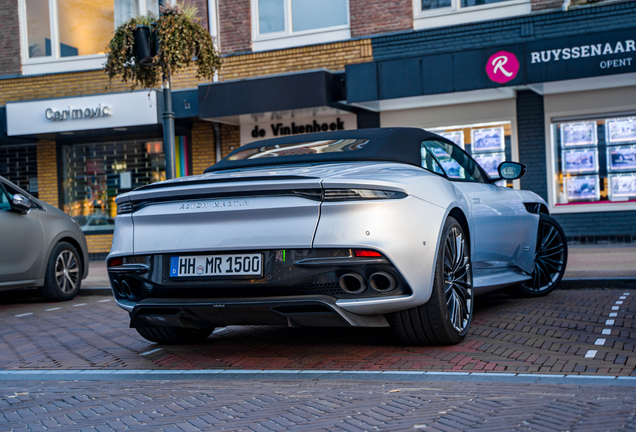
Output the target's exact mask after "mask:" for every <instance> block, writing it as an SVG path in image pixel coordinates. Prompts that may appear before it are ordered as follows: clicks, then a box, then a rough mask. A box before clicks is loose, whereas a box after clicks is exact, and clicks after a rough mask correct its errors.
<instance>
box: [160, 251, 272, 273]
mask: <svg viewBox="0 0 636 432" xmlns="http://www.w3.org/2000/svg"><path fill="white" fill-rule="evenodd" d="M262 274H263V254H260V253H257V254H240V255H199V256H173V257H170V277H182V276H189V277H193V276H225V277H228V276H261V275H262Z"/></svg>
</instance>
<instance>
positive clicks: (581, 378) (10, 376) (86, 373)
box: [0, 369, 636, 387]
mask: <svg viewBox="0 0 636 432" xmlns="http://www.w3.org/2000/svg"><path fill="white" fill-rule="evenodd" d="M67 380H73V381H134V380H139V381H150V380H158V381H178V380H186V381H198V380H275V381H307V380H311V381H320V380H338V381H344V380H349V381H408V382H423V381H428V382H439V381H450V382H481V383H507V384H518V383H525V384H551V385H577V386H584V385H585V386H587V385H602V386H626V387H636V377H633V376H613V375H568V374H554V375H549V374H519V373H482V372H443V371H437V372H434V371H400V370H390V371H349V370H324V371H321V370H293V371H292V370H250V369H242V370H241V369H200V370H160V369H155V370H151V369H136V370H135V369H129V370H126V369H108V370H103V369H102V370H91V369H84V370H51V369H48V370H47V369H45V370H38V369H31V370H0V382H3V381H5V382H6V381H67Z"/></svg>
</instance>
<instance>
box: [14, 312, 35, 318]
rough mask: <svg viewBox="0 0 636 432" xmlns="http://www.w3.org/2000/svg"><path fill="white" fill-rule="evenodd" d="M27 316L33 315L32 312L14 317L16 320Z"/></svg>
mask: <svg viewBox="0 0 636 432" xmlns="http://www.w3.org/2000/svg"><path fill="white" fill-rule="evenodd" d="M27 315H33V312H29V313H23V314H20V315H16V318H20V317H23V316H27Z"/></svg>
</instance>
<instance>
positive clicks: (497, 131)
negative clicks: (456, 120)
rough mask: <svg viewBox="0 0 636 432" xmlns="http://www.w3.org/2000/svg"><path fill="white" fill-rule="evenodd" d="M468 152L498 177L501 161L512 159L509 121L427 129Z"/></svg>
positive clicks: (490, 174)
mask: <svg viewBox="0 0 636 432" xmlns="http://www.w3.org/2000/svg"><path fill="white" fill-rule="evenodd" d="M427 130H430V131H431V132H434V133H436V134H438V135H441V136H443V137H444V138H447V139H449V140H451V141H453V142H454V143H455V144H457V145H458V146H459V147H460V148H462V149H464V150H465V151H466V152H467V153H468V154H470V155H471V156H472V157H473V159H475V161H476V162H477V163H478V164H479V165H480V166H481V167H482V168H483V169H484V171H486V173H487V174H488V175H489V176H490V177H498V176H499V173H498V171H497V167H498V166H499V164H500V163H501V162H504V161H507V160H512V143H511V124H510V122H499V123H482V124H475V125H463V126H453V127H448V128H433V129H427ZM502 184H503V183H502Z"/></svg>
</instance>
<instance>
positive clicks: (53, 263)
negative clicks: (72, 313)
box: [40, 242, 83, 301]
mask: <svg viewBox="0 0 636 432" xmlns="http://www.w3.org/2000/svg"><path fill="white" fill-rule="evenodd" d="M82 274H83V269H82V261H81V260H80V258H79V253H78V252H77V249H75V247H74V246H73V245H72V244H70V243H66V242H60V243H58V244H56V245H55V247H54V248H53V251H52V252H51V256H50V257H49V262H48V264H47V268H46V276H45V279H44V286H43V287H42V288H41V290H40V291H41V293H42V295H43V296H44V297H45V298H46V299H47V300H53V301H63V300H70V299H72V298H73V297H75V296H76V295H77V293H78V292H79V289H80V285H81V284H82Z"/></svg>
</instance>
